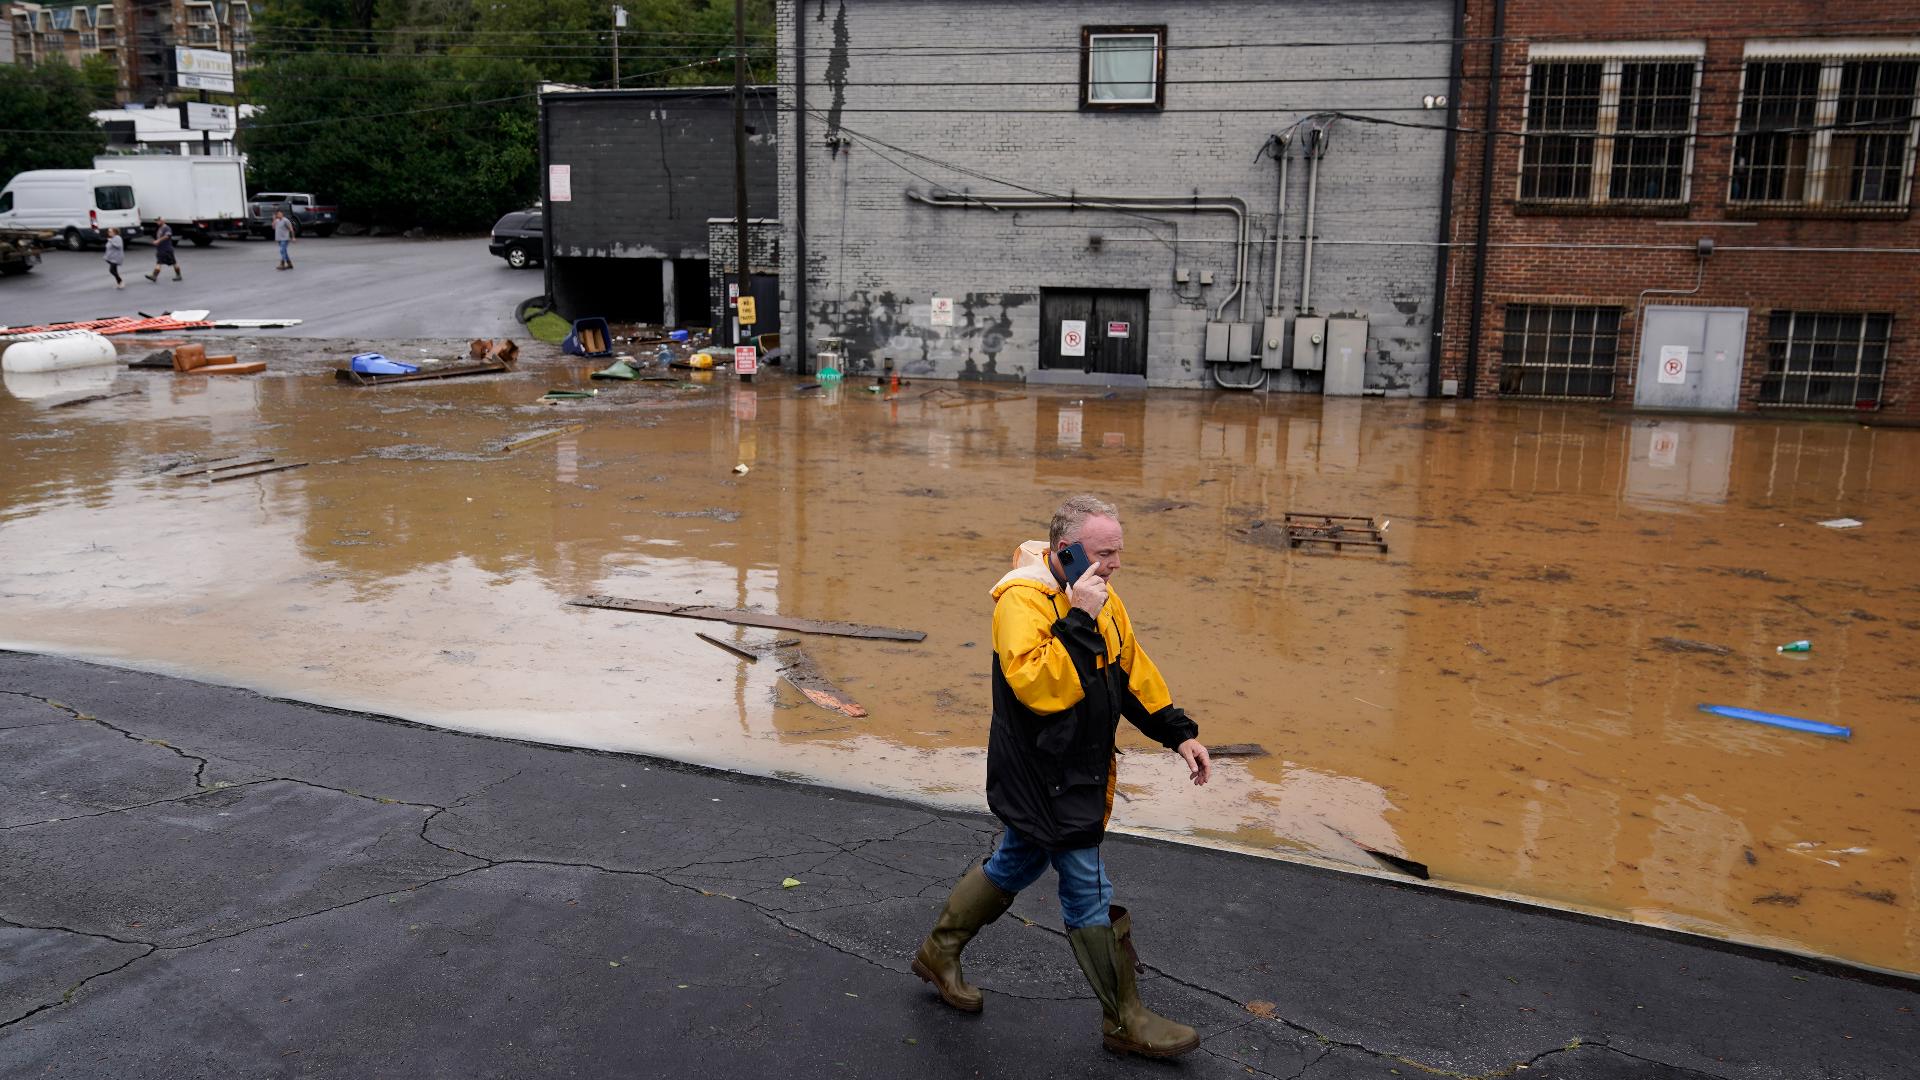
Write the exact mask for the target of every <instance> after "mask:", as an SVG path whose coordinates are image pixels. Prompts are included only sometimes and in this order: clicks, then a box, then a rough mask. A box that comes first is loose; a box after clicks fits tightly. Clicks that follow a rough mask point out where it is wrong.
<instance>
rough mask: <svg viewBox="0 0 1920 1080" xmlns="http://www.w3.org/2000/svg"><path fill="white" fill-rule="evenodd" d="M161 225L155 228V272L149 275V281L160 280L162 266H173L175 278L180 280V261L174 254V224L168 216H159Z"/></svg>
mask: <svg viewBox="0 0 1920 1080" xmlns="http://www.w3.org/2000/svg"><path fill="white" fill-rule="evenodd" d="M157 220H158V221H159V227H157V228H155V229H154V230H153V273H151V274H148V275H147V280H148V281H159V280H160V268H161V267H163V266H171V267H173V280H175V281H179V280H181V277H180V261H179V260H178V259H176V258H174V255H173V226H171V225H169V224H167V219H166V218H159V219H157Z"/></svg>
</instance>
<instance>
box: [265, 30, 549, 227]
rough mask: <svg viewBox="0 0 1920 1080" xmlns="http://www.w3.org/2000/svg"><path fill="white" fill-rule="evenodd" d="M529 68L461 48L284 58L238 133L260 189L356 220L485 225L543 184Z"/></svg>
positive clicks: (270, 64) (271, 67)
mask: <svg viewBox="0 0 1920 1080" xmlns="http://www.w3.org/2000/svg"><path fill="white" fill-rule="evenodd" d="M535 83H536V75H535V73H534V71H533V69H532V68H530V67H528V66H527V65H525V64H521V63H519V62H517V61H511V60H489V59H473V58H461V57H454V56H412V55H408V56H335V55H320V54H308V55H296V56H283V57H275V58H273V59H270V60H268V61H267V62H266V63H265V64H263V65H262V67H261V70H260V71H259V72H258V73H257V77H256V79H255V80H254V102H255V104H256V105H257V106H259V109H260V115H259V116H258V117H257V118H256V120H255V121H254V122H251V123H249V124H247V125H246V126H243V127H242V128H241V131H240V137H241V146H242V148H243V149H245V150H246V151H247V153H248V154H250V155H252V168H253V173H254V178H255V182H256V184H257V185H258V186H260V187H265V188H279V189H288V190H294V191H320V192H324V193H326V194H328V195H330V196H332V197H334V198H336V199H338V201H339V203H340V206H341V208H342V213H343V214H344V215H346V216H347V217H349V218H351V219H353V220H356V221H366V222H369V223H373V224H389V225H399V226H413V225H420V226H425V227H427V228H431V229H445V230H477V229H484V228H486V227H487V226H488V225H490V224H492V223H493V221H494V219H496V218H498V217H499V216H500V214H501V213H502V212H503V211H504V210H509V209H513V208H515V207H520V206H525V205H526V204H527V203H528V202H531V201H532V200H533V198H534V197H535V195H536V193H537V192H538V190H539V186H538V182H537V181H538V165H539V151H538V148H537V140H536V135H535V125H536V121H535V117H534V102H533V90H534V86H535Z"/></svg>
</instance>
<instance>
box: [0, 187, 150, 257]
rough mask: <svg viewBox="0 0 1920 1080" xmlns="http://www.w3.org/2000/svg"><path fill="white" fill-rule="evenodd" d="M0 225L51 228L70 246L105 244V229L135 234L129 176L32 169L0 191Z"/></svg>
mask: <svg viewBox="0 0 1920 1080" xmlns="http://www.w3.org/2000/svg"><path fill="white" fill-rule="evenodd" d="M0 229H51V230H53V231H54V232H57V233H59V234H60V240H61V242H62V243H64V244H65V245H66V246H67V247H68V248H69V249H70V250H73V251H79V250H80V249H81V248H83V247H86V246H88V245H92V246H94V247H105V246H106V243H107V230H108V229H122V230H125V232H124V233H123V235H127V236H138V235H139V234H140V209H139V207H137V206H135V205H134V200H133V177H132V176H129V175H128V174H126V173H124V172H121V171H120V170H118V169H35V170H33V171H32V172H23V173H20V174H18V175H16V176H15V177H14V178H13V179H11V180H9V181H7V186H6V188H5V190H0Z"/></svg>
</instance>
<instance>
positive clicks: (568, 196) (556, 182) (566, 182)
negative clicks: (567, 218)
mask: <svg viewBox="0 0 1920 1080" xmlns="http://www.w3.org/2000/svg"><path fill="white" fill-rule="evenodd" d="M547 201H548V202H572V201H573V166H571V165H549V166H547Z"/></svg>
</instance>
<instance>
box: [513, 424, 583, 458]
mask: <svg viewBox="0 0 1920 1080" xmlns="http://www.w3.org/2000/svg"><path fill="white" fill-rule="evenodd" d="M585 430H587V425H585V424H568V425H566V426H565V427H557V428H554V429H553V430H552V431H542V432H540V433H539V434H537V435H529V436H527V437H526V438H524V439H515V440H513V441H512V442H510V443H506V444H505V445H503V446H501V447H500V452H501V453H503V454H508V453H512V452H513V451H515V450H519V449H521V448H523V447H528V446H534V445H536V444H538V443H543V442H546V441H547V440H548V439H557V438H559V437H560V436H562V435H577V434H579V433H580V432H582V431H585Z"/></svg>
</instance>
